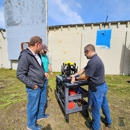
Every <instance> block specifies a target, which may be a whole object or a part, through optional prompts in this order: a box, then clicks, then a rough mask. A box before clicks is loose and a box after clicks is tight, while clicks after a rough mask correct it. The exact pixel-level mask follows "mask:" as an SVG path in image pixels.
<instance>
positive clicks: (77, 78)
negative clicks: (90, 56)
mask: <svg viewBox="0 0 130 130" xmlns="http://www.w3.org/2000/svg"><path fill="white" fill-rule="evenodd" d="M84 72H85V69H84V68H83V69H81V70H80V71H79V72H77V73H76V74H74V75H71V83H72V84H73V83H75V81H76V80H87V79H88V78H89V77H88V76H87V75H85V74H83V73H84ZM81 74H82V75H81ZM78 75H80V76H79V77H76V76H78Z"/></svg>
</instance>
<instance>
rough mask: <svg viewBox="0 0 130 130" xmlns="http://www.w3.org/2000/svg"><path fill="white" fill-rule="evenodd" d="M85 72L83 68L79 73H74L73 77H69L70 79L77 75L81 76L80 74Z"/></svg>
mask: <svg viewBox="0 0 130 130" xmlns="http://www.w3.org/2000/svg"><path fill="white" fill-rule="evenodd" d="M84 72H85V69H84V68H82V69H81V70H80V71H78V72H77V73H75V74H74V75H71V77H76V76H78V75H81V74H83V73H84Z"/></svg>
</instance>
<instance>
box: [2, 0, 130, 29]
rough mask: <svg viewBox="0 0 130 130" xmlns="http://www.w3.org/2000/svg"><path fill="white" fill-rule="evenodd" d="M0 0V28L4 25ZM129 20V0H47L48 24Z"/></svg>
mask: <svg viewBox="0 0 130 130" xmlns="http://www.w3.org/2000/svg"><path fill="white" fill-rule="evenodd" d="M3 1H4V0H0V28H6V27H5V19H4V4H3V3H4V2H3ZM107 15H108V19H107V22H110V21H125V20H130V0H48V26H55V25H68V24H83V23H97V22H105V21H106V17H107Z"/></svg>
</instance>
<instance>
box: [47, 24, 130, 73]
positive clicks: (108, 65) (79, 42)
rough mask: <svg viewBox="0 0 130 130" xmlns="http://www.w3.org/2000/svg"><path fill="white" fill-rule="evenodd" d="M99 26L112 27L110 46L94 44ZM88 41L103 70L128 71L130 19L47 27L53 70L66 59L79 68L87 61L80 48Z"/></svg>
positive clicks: (129, 59) (129, 66) (129, 69)
mask: <svg viewBox="0 0 130 130" xmlns="http://www.w3.org/2000/svg"><path fill="white" fill-rule="evenodd" d="M99 29H112V35H111V42H110V49H108V48H103V47H98V46H96V35H97V30H99ZM87 44H93V45H94V46H95V47H96V52H97V54H98V55H99V56H100V57H101V59H102V60H103V62H104V65H105V73H106V74H125V75H129V74H130V25H129V22H122V23H119V22H117V23H108V24H107V26H106V27H105V28H103V26H102V25H101V24H95V25H94V24H89V25H75V26H74V25H72V26H70V25H68V26H61V27H60V26H54V27H49V29H48V46H49V50H50V52H49V55H50V57H52V68H53V71H60V69H61V65H62V63H63V62H66V61H67V60H71V61H72V62H75V63H76V64H77V65H78V67H79V69H81V68H83V67H84V66H85V65H86V64H87V62H88V60H87V59H86V57H85V56H84V52H83V49H84V47H85V46H86V45H87Z"/></svg>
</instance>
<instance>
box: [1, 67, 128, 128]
mask: <svg viewBox="0 0 130 130" xmlns="http://www.w3.org/2000/svg"><path fill="white" fill-rule="evenodd" d="M57 74H60V73H54V77H51V76H50V78H49V85H48V97H49V98H51V101H48V106H47V110H46V113H49V114H50V118H49V119H47V120H45V121H40V122H38V123H39V124H41V125H42V126H43V130H83V129H86V130H88V128H87V127H86V126H85V121H86V120H87V119H86V118H85V117H84V116H83V115H82V113H80V112H77V113H73V114H70V115H69V117H70V123H69V124H68V123H66V122H65V120H64V115H63V113H62V110H61V109H60V107H59V104H58V103H57V100H56V97H55V87H56V82H55V80H56V75H57ZM105 78H106V82H107V84H108V87H109V91H108V100H109V106H110V110H111V117H112V121H113V123H112V130H129V128H130V123H129V122H130V116H129V115H130V98H129V94H130V83H128V82H127V81H129V80H130V77H129V76H118V75H106V76H105ZM86 88H87V87H86ZM26 96H27V94H26V90H25V85H24V84H23V83H21V82H20V81H19V80H18V79H17V78H16V71H15V70H8V69H0V115H1V118H0V129H2V130H11V129H12V130H26V104H27V99H26ZM120 118H123V122H124V124H125V126H123V125H122V126H121V125H120ZM5 124H6V125H5ZM101 130H107V128H106V127H105V126H104V124H103V123H101Z"/></svg>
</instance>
